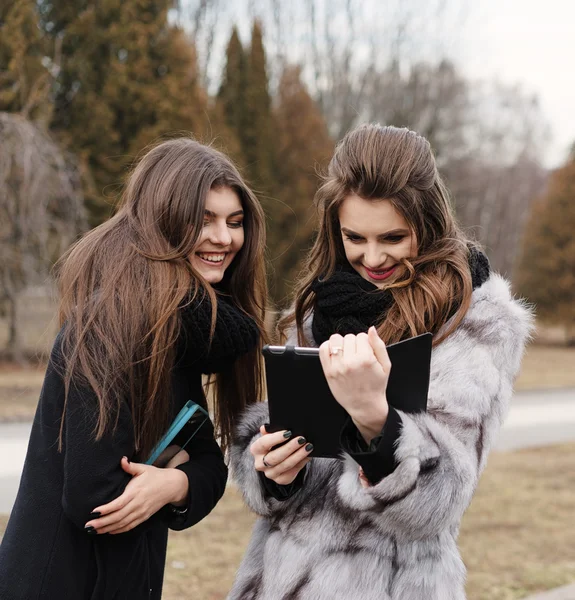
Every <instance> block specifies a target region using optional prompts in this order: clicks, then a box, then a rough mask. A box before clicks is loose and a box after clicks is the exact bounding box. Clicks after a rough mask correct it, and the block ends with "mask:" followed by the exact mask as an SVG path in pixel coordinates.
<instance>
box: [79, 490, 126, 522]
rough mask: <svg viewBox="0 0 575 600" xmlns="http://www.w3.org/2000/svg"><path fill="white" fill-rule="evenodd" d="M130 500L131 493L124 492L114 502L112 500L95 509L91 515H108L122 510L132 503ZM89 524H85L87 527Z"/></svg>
mask: <svg viewBox="0 0 575 600" xmlns="http://www.w3.org/2000/svg"><path fill="white" fill-rule="evenodd" d="M132 499H133V495H132V493H131V492H130V491H124V493H123V494H121V495H120V496H118V497H117V498H116V499H115V500H112V502H108V504H102V506H98V507H97V508H95V509H94V511H93V513H92V514H95V513H99V514H100V515H109V514H111V513H113V512H116V511H118V510H121V509H123V508H124V507H125V506H126V505H127V504H128V503H130V502H131V501H132ZM90 523H91V522H90ZM90 523H87V524H86V525H89V524H90Z"/></svg>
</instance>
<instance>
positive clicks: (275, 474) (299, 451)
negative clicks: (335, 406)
mask: <svg viewBox="0 0 575 600" xmlns="http://www.w3.org/2000/svg"><path fill="white" fill-rule="evenodd" d="M260 433H261V434H262V436H261V437H260V438H258V439H257V440H256V441H255V442H254V443H253V444H252V445H251V446H250V452H251V453H252V456H253V457H254V462H255V468H256V470H257V471H261V472H262V473H263V474H264V475H265V476H266V477H267V478H268V479H271V480H272V481H275V482H276V483H277V484H279V485H288V484H290V483H292V482H293V480H294V479H295V478H296V477H297V474H298V473H299V472H300V471H301V470H302V469H303V468H304V467H305V466H306V465H307V463H308V462H309V461H310V460H311V458H309V455H310V453H311V452H313V445H312V444H308V443H307V441H306V439H305V438H303V437H297V438H294V439H293V440H290V441H289V442H287V443H284V442H285V441H286V439H289V438H290V437H291V432H290V431H277V432H275V433H268V432H267V431H266V429H265V427H264V426H263V425H262V426H261V427H260ZM279 444H283V445H282V446H280V447H279V448H275V446H278V445H279Z"/></svg>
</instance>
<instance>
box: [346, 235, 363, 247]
mask: <svg viewBox="0 0 575 600" xmlns="http://www.w3.org/2000/svg"><path fill="white" fill-rule="evenodd" d="M345 239H346V240H349V241H350V242H352V243H353V244H359V242H361V241H363V238H362V237H360V236H359V235H353V234H352V233H346V234H345Z"/></svg>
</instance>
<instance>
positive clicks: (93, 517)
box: [88, 512, 102, 519]
mask: <svg viewBox="0 0 575 600" xmlns="http://www.w3.org/2000/svg"><path fill="white" fill-rule="evenodd" d="M88 516H89V517H90V519H99V518H100V517H101V516H102V513H99V512H92V513H90V514H89V515H88Z"/></svg>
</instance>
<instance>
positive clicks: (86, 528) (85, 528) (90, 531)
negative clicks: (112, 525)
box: [84, 526, 98, 535]
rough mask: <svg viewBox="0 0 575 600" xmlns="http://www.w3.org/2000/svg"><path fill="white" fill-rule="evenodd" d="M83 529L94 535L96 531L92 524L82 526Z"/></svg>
mask: <svg viewBox="0 0 575 600" xmlns="http://www.w3.org/2000/svg"><path fill="white" fill-rule="evenodd" d="M84 531H85V532H86V533H87V534H89V535H94V534H95V533H98V532H97V531H96V530H95V529H94V528H93V527H92V526H90V527H84Z"/></svg>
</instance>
